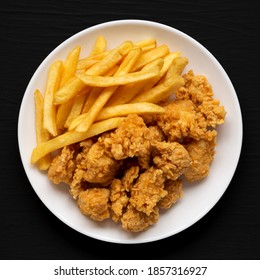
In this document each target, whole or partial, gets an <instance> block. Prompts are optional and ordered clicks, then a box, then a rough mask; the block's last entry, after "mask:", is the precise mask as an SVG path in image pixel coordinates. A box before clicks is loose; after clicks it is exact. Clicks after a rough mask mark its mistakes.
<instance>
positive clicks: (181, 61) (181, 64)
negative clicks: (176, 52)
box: [164, 56, 188, 86]
mask: <svg viewBox="0 0 260 280" xmlns="http://www.w3.org/2000/svg"><path fill="white" fill-rule="evenodd" d="M187 64H188V59H187V58H186V57H184V56H179V57H176V58H175V59H174V60H173V61H172V64H171V66H170V67H169V69H168V71H167V73H166V76H165V81H164V84H165V86H168V85H170V84H172V78H173V77H174V76H179V75H181V74H182V72H183V70H184V68H185V67H186V65H187Z"/></svg>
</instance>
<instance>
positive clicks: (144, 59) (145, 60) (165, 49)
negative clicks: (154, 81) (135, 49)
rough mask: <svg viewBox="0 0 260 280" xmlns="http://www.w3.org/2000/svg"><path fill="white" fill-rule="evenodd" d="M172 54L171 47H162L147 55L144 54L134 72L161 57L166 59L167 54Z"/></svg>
mask: <svg viewBox="0 0 260 280" xmlns="http://www.w3.org/2000/svg"><path fill="white" fill-rule="evenodd" d="M169 53H170V50H169V47H168V46H167V45H161V46H159V47H157V48H155V49H152V50H150V51H148V52H146V53H144V54H143V55H142V56H141V57H140V59H139V60H138V61H137V63H136V64H135V66H134V68H133V70H132V71H133V72H134V71H138V70H140V69H142V68H143V67H144V65H146V64H147V63H149V62H151V61H153V60H155V59H157V58H160V57H165V56H166V55H167V54H169Z"/></svg>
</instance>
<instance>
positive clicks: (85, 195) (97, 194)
mask: <svg viewBox="0 0 260 280" xmlns="http://www.w3.org/2000/svg"><path fill="white" fill-rule="evenodd" d="M109 195H110V191H109V189H107V188H90V189H86V190H85V191H82V192H80V194H79V196H78V200H77V203H78V206H79V209H80V211H81V212H82V213H83V214H84V215H86V216H89V217H90V218H91V219H92V220H95V221H103V220H105V219H108V218H109V217H110V211H109V208H110V204H109Z"/></svg>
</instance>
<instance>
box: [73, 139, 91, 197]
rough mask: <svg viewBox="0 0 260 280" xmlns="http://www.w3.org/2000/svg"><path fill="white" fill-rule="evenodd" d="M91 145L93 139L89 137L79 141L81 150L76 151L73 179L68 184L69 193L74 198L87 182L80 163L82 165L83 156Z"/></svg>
mask: <svg viewBox="0 0 260 280" xmlns="http://www.w3.org/2000/svg"><path fill="white" fill-rule="evenodd" d="M92 145H93V141H92V140H91V139H87V140H85V141H82V142H80V143H79V146H80V147H81V152H80V153H78V155H77V157H76V163H77V166H76V168H75V171H74V175H73V180H72V182H71V184H70V194H71V195H72V197H73V198H74V199H76V198H77V197H78V195H79V194H80V193H81V192H82V191H84V190H85V189H86V188H87V185H88V183H87V182H86V181H85V179H84V173H85V170H84V168H81V167H82V165H83V166H84V163H85V157H86V155H87V153H88V151H89V149H90V147H91V146H92Z"/></svg>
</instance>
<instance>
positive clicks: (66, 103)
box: [31, 35, 188, 170]
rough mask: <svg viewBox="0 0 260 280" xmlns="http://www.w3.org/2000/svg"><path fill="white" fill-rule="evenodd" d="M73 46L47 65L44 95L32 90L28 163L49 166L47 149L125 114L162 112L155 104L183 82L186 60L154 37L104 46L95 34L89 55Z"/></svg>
mask: <svg viewBox="0 0 260 280" xmlns="http://www.w3.org/2000/svg"><path fill="white" fill-rule="evenodd" d="M80 56H82V54H81V47H80V46H77V47H74V48H73V49H72V50H71V51H70V52H69V53H68V55H67V57H66V59H65V61H64V62H63V61H61V60H57V61H55V62H53V64H52V65H51V66H50V69H49V72H48V78H47V82H46V88H45V91H44V96H42V95H41V93H40V91H39V90H36V91H35V93H34V96H35V109H36V110H35V127H36V138H37V141H36V142H37V145H36V147H35V148H34V149H33V152H32V155H31V163H32V164H36V163H37V165H38V168H39V169H41V170H47V169H48V168H49V166H50V162H51V159H52V157H51V153H52V152H54V151H56V150H58V149H60V148H63V147H65V146H67V145H71V144H74V143H77V142H80V141H83V140H85V139H87V138H90V137H93V136H96V135H99V134H101V133H103V132H105V131H109V130H112V129H115V128H116V127H117V126H118V125H119V124H120V123H121V122H122V120H123V119H124V117H125V116H127V115H129V114H138V115H147V114H163V113H164V112H165V109H164V108H163V107H162V106H159V105H158V104H159V103H160V102H161V101H164V100H166V99H167V98H168V97H169V96H170V95H171V94H173V93H174V92H175V91H176V90H178V88H179V87H181V86H182V85H183V84H184V81H183V78H182V73H183V71H184V68H185V66H186V65H187V63H188V60H187V58H185V57H183V56H181V53H180V52H179V51H174V52H172V51H171V50H170V49H169V47H168V46H167V45H165V44H162V45H159V46H157V41H156V39H154V38H148V39H144V40H141V41H138V42H132V41H124V42H122V44H120V45H118V46H116V47H115V48H113V49H107V42H106V39H105V38H104V37H103V36H101V35H100V36H98V37H97V39H96V41H95V42H94V45H93V47H92V49H91V51H90V53H89V55H88V56H87V57H80Z"/></svg>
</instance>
